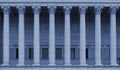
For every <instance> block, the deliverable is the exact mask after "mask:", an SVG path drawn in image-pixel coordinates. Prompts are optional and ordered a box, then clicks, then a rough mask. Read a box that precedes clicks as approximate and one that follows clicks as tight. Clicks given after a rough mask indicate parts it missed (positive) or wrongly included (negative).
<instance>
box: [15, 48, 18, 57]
mask: <svg viewBox="0 0 120 70" xmlns="http://www.w3.org/2000/svg"><path fill="white" fill-rule="evenodd" d="M15 58H16V59H18V48H16V57H15Z"/></svg>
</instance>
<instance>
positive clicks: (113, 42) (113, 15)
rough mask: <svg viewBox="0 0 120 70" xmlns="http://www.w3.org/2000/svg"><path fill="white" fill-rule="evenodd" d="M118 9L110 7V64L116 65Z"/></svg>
mask: <svg viewBox="0 0 120 70" xmlns="http://www.w3.org/2000/svg"><path fill="white" fill-rule="evenodd" d="M117 8H118V7H116V6H112V7H110V63H111V65H117V58H116V57H117V56H116V55H117V53H116V50H117V48H116V47H117V46H116V10H117Z"/></svg>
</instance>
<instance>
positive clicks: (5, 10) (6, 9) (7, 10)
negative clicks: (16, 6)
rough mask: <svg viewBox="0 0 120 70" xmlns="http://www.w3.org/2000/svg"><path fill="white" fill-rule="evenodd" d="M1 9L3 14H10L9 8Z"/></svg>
mask: <svg viewBox="0 0 120 70" xmlns="http://www.w3.org/2000/svg"><path fill="white" fill-rule="evenodd" d="M1 8H2V9H3V13H4V14H9V12H10V7H9V6H2V7H1Z"/></svg>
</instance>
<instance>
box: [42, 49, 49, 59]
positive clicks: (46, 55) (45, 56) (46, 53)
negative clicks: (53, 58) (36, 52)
mask: <svg viewBox="0 0 120 70" xmlns="http://www.w3.org/2000/svg"><path fill="white" fill-rule="evenodd" d="M42 59H43V60H47V59H48V48H42Z"/></svg>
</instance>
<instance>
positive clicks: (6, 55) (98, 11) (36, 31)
mask: <svg viewBox="0 0 120 70" xmlns="http://www.w3.org/2000/svg"><path fill="white" fill-rule="evenodd" d="M1 8H2V9H3V12H4V19H3V20H4V29H3V65H9V10H10V7H8V6H4V7H1ZM32 8H33V12H34V64H33V65H40V55H39V52H40V50H39V48H40V42H39V36H40V35H39V32H40V31H39V29H40V27H39V25H40V21H39V19H40V17H39V16H40V14H39V13H40V8H41V7H40V6H32ZM71 8H72V7H71V6H64V17H65V31H64V32H65V33H64V34H65V35H64V37H65V41H64V46H65V53H64V59H65V60H64V62H65V65H71V64H70V12H71ZM87 8H88V7H87V6H80V7H79V12H80V65H86V54H85V53H86V50H85V49H86V26H85V25H86V19H85V15H86V9H87ZM102 8H103V7H102V6H96V7H95V65H102V63H101V11H102ZM17 9H18V13H19V46H18V48H19V59H18V66H22V65H24V60H25V59H24V58H25V57H24V56H25V50H24V49H25V47H24V13H25V7H24V6H17ZM48 9H49V65H55V9H56V7H55V6H49V7H48ZM116 10H117V7H116V6H112V7H110V63H111V65H117V63H116V62H117V61H116Z"/></svg>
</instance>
